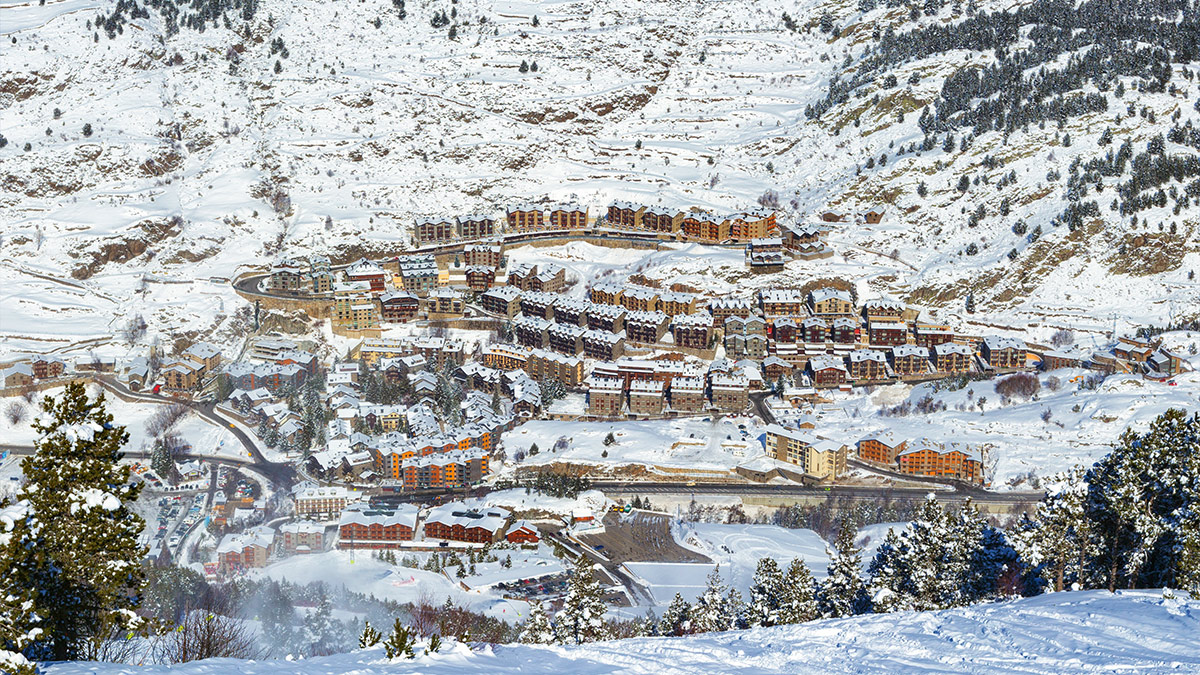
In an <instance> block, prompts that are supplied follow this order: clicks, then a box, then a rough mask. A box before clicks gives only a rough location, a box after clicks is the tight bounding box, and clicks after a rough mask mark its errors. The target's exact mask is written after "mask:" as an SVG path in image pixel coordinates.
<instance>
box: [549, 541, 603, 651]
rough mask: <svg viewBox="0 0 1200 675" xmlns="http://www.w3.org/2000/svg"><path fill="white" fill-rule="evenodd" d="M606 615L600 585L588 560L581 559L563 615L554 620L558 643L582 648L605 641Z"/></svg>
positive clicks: (572, 578) (570, 585) (585, 558)
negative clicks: (583, 645)
mask: <svg viewBox="0 0 1200 675" xmlns="http://www.w3.org/2000/svg"><path fill="white" fill-rule="evenodd" d="M605 611H607V607H606V606H605V605H604V599H603V598H602V597H601V591H600V582H598V581H596V577H595V575H593V574H592V566H591V563H590V562H589V560H588V558H587V556H580V557H579V559H578V560H577V561H576V563H575V573H574V575H573V576H572V577H571V582H570V584H569V585H568V586H567V597H566V599H564V600H563V607H562V611H560V612H559V613H558V616H556V617H555V619H556V621H555V627H556V629H557V631H558V641H559V642H560V643H563V644H582V643H584V642H595V641H596V640H603V639H604V638H605V634H606V631H605V626H604V613H605Z"/></svg>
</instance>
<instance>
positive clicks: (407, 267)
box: [396, 254, 439, 295]
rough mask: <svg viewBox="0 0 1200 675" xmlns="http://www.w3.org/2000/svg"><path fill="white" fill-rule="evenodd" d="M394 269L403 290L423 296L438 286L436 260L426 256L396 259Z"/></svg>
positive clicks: (398, 257)
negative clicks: (397, 273)
mask: <svg viewBox="0 0 1200 675" xmlns="http://www.w3.org/2000/svg"><path fill="white" fill-rule="evenodd" d="M396 269H397V271H398V272H399V274H400V281H401V283H402V284H403V285H404V290H406V291H408V292H409V293H416V294H417V295H424V294H426V293H428V292H429V291H430V290H432V289H434V288H437V286H438V277H439V272H438V265H437V260H436V259H435V258H434V257H433V256H432V255H428V254H414V255H402V256H397V257H396Z"/></svg>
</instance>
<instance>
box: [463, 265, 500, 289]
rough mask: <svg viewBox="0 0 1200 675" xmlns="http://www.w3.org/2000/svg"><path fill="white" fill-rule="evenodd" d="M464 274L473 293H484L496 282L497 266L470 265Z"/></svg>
mask: <svg viewBox="0 0 1200 675" xmlns="http://www.w3.org/2000/svg"><path fill="white" fill-rule="evenodd" d="M463 276H465V277H466V279H467V288H469V289H471V291H472V292H473V293H483V292H484V291H486V290H488V289H489V288H491V287H492V284H494V283H496V268H495V267H490V266H488V265H470V266H468V267H467V269H466V271H465V272H464V273H463Z"/></svg>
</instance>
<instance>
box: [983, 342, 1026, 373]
mask: <svg viewBox="0 0 1200 675" xmlns="http://www.w3.org/2000/svg"><path fill="white" fill-rule="evenodd" d="M980 355H981V356H982V357H983V360H984V361H985V362H987V364H988V365H989V366H991V367H992V368H996V369H1013V368H1024V367H1025V359H1026V355H1025V343H1024V342H1021V341H1020V340H1017V339H1014V338H1006V337H1000V336H999V335H989V336H987V337H985V338H984V339H983V344H982V345H980Z"/></svg>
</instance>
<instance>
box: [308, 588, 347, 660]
mask: <svg viewBox="0 0 1200 675" xmlns="http://www.w3.org/2000/svg"><path fill="white" fill-rule="evenodd" d="M304 635H305V639H306V641H307V642H308V653H309V654H310V655H312V656H328V655H329V654H333V653H335V652H337V651H338V650H339V649H340V648H341V647H342V645H343V642H344V638H345V635H344V631H343V628H342V624H341V623H340V622H339V621H337V620H336V619H334V618H333V606H332V605H331V604H330V602H329V596H328V595H327V594H326V593H325V591H324V590H322V591H321V595H320V597H319V598H318V599H317V607H316V609H314V610H313V611H312V612H310V613H309V614H308V615H307V616H306V617H304Z"/></svg>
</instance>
